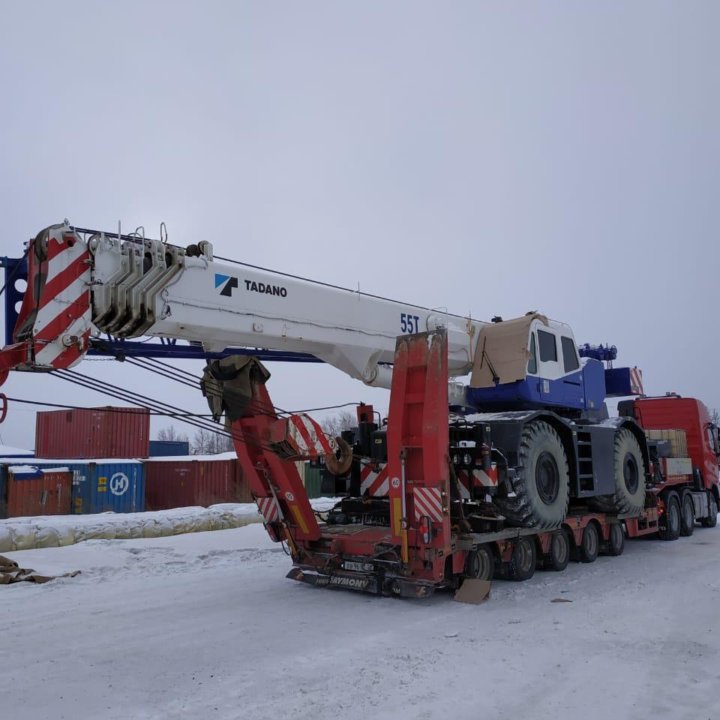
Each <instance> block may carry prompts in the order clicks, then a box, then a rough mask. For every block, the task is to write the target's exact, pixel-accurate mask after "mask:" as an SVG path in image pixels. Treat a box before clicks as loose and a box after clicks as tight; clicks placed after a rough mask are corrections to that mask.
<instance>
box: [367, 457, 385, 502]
mask: <svg viewBox="0 0 720 720" xmlns="http://www.w3.org/2000/svg"><path fill="white" fill-rule="evenodd" d="M388 490H389V483H388V470H387V463H374V462H370V461H368V460H361V461H360V494H361V495H369V496H371V497H386V496H387V494H388Z"/></svg>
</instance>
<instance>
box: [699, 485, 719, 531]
mask: <svg viewBox="0 0 720 720" xmlns="http://www.w3.org/2000/svg"><path fill="white" fill-rule="evenodd" d="M708 505H709V506H710V515H709V517H706V518H703V519H702V520H701V521H700V524H701V525H702V526H703V527H706V528H714V527H715V526H716V525H717V514H718V505H717V500H716V499H715V496H714V495H713V494H712V493H711V492H710V491H708Z"/></svg>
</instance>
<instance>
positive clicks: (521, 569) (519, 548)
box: [507, 537, 537, 581]
mask: <svg viewBox="0 0 720 720" xmlns="http://www.w3.org/2000/svg"><path fill="white" fill-rule="evenodd" d="M536 562H537V555H536V551H535V541H534V540H533V539H532V538H531V537H521V538H520V539H519V540H518V541H517V543H516V544H515V547H514V549H513V554H512V558H511V560H510V564H509V565H508V571H507V576H508V579H509V580H517V581H521V580H529V579H530V578H531V577H532V576H533V575H534V574H535V563H536Z"/></svg>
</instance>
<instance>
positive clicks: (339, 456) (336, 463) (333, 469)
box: [325, 437, 353, 475]
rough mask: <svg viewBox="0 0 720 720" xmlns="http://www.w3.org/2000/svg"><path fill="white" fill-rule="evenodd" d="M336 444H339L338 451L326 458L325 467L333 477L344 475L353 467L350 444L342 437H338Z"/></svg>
mask: <svg viewBox="0 0 720 720" xmlns="http://www.w3.org/2000/svg"><path fill="white" fill-rule="evenodd" d="M335 442H336V443H337V446H338V451H337V452H336V453H332V454H330V455H326V456H325V467H326V468H327V470H328V472H329V473H332V474H333V475H344V474H345V473H346V472H347V471H348V470H350V466H351V465H352V461H353V453H352V448H351V447H350V445H349V443H348V442H347V441H346V440H343V439H342V438H341V437H336V438H335Z"/></svg>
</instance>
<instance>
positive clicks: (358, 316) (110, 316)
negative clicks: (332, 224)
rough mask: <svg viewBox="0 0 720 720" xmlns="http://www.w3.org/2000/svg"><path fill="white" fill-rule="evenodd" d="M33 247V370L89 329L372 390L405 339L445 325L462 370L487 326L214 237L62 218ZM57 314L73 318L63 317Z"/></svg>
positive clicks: (84, 337) (386, 376) (455, 368)
mask: <svg viewBox="0 0 720 720" xmlns="http://www.w3.org/2000/svg"><path fill="white" fill-rule="evenodd" d="M30 251H31V263H32V262H33V261H34V264H35V266H36V267H37V268H40V270H39V271H38V272H39V274H40V275H42V274H43V271H42V268H43V267H45V273H44V274H45V277H44V280H43V281H41V282H37V280H33V279H32V278H30V277H29V282H35V283H36V285H39V286H40V290H39V293H40V297H39V298H38V297H36V298H35V300H36V304H37V307H36V308H35V312H33V311H32V308H27V309H26V308H25V307H23V310H24V311H25V312H23V313H21V316H23V315H24V318H23V319H24V320H25V322H26V325H27V327H26V332H25V335H26V336H27V337H30V336H32V337H33V338H34V340H35V345H36V347H34V349H33V355H34V357H33V363H32V365H33V367H44V366H45V367H58V366H62V367H68V366H69V365H71V364H74V362H76V361H77V360H79V359H80V357H82V355H83V354H84V352H85V351H86V350H87V345H88V341H89V336H90V334H91V333H97V332H106V333H108V334H110V335H112V336H114V337H118V338H132V337H140V336H157V337H165V338H177V339H184V340H188V341H196V342H200V343H202V345H203V346H204V348H205V349H206V350H207V351H219V350H223V349H225V348H232V347H238V348H262V349H269V350H281V351H288V352H302V353H308V354H311V355H314V356H316V357H317V358H319V359H321V360H323V361H325V362H327V363H328V364H330V365H333V366H334V367H336V368H338V369H339V370H342V371H343V372H344V373H346V374H348V375H350V376H351V377H353V378H357V379H359V380H362V381H363V382H365V383H366V384H368V385H372V386H376V387H387V388H389V387H390V379H391V374H392V371H391V368H390V364H391V363H392V362H393V357H394V352H395V343H396V338H397V336H398V335H402V334H406V333H417V332H422V331H425V330H428V331H432V330H435V329H437V328H439V327H445V328H446V329H447V333H448V348H449V370H450V373H451V374H452V375H457V376H461V375H464V374H467V373H468V372H469V371H470V370H471V367H472V360H473V354H474V349H475V344H476V343H477V337H478V333H479V330H480V328H481V327H482V326H483V325H484V324H485V323H481V322H479V321H476V320H472V319H470V318H465V317H462V316H459V315H451V314H448V313H447V312H444V311H442V310H431V309H428V308H425V307H421V306H418V305H412V304H409V303H401V302H397V301H394V300H388V299H385V298H381V297H378V296H375V295H369V294H366V293H362V292H360V291H357V292H356V291H353V290H348V289H344V288H339V287H336V286H332V285H327V284H323V283H318V282H313V281H310V280H305V279H301V278H297V277H293V276H290V275H285V274H281V273H276V272H273V271H270V270H265V269H261V268H257V267H253V266H248V265H244V264H240V263H238V264H234V263H230V262H223V261H216V260H215V259H214V257H213V248H212V246H211V245H210V243H207V242H201V243H199V244H198V245H191V246H189V247H188V248H181V247H177V246H173V245H170V244H168V243H166V242H162V241H159V240H150V239H146V238H143V237H140V236H138V237H130V236H120V235H119V234H114V233H103V232H94V231H85V230H80V229H76V228H73V227H71V226H69V225H67V224H63V225H57V226H53V227H51V228H48V229H46V230H44V231H43V232H42V233H40V234H39V235H38V236H37V238H35V240H34V241H32V242H31V248H30ZM43 263H46V265H43ZM30 274H33V273H32V270H31V272H30ZM35 274H36V275H37V274H38V273H35ZM84 299H85V300H84ZM69 307H70V308H75V309H74V310H73V311H72V312H68V308H69ZM62 317H65V318H66V319H67V321H66V322H62V321H60V322H58V318H62ZM30 326H32V330H31V331H30ZM21 334H22V333H21ZM19 339H22V338H19ZM68 361H70V362H68Z"/></svg>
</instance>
